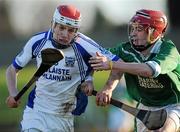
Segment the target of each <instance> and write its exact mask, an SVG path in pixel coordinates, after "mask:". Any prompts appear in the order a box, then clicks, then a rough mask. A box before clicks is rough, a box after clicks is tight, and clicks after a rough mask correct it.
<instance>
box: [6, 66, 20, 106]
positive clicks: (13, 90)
mask: <svg viewBox="0 0 180 132" xmlns="http://www.w3.org/2000/svg"><path fill="white" fill-rule="evenodd" d="M18 71H19V70H17V69H15V68H14V66H13V65H10V66H9V67H8V68H7V70H6V82H7V87H8V91H9V97H7V99H6V103H7V105H8V107H10V108H16V107H18V105H19V103H20V101H15V100H14V96H16V95H17V93H18V90H17V73H18Z"/></svg>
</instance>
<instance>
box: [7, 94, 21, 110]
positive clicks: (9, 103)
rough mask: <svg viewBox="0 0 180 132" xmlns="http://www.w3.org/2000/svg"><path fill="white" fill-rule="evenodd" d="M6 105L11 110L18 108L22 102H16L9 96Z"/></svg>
mask: <svg viewBox="0 0 180 132" xmlns="http://www.w3.org/2000/svg"><path fill="white" fill-rule="evenodd" d="M6 104H7V106H8V107H9V108H17V107H18V106H19V104H20V100H18V101H15V99H14V97H12V96H9V97H7V99H6Z"/></svg>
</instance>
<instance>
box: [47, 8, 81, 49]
mask: <svg viewBox="0 0 180 132" xmlns="http://www.w3.org/2000/svg"><path fill="white" fill-rule="evenodd" d="M80 22H81V13H80V12H79V11H78V10H77V9H76V8H75V7H74V6H71V5H60V6H58V7H57V8H56V10H55V12H54V15H53V20H52V26H51V30H52V33H53V35H52V38H53V40H54V43H55V46H56V47H59V48H60V49H64V48H68V47H69V46H70V45H71V43H72V42H73V41H74V38H75V37H76V35H77V31H78V29H79V27H80ZM58 24H60V25H58ZM57 26H59V28H58V27H57ZM63 26H68V27H66V28H69V31H70V30H71V31H70V32H71V33H70V34H72V33H73V36H71V35H68V37H70V38H66V37H65V36H62V34H60V33H59V32H60V31H61V30H59V29H60V28H61V27H63ZM68 34H69V33H68ZM65 38H66V39H67V40H65ZM63 39H64V40H63ZM65 41H69V42H65Z"/></svg>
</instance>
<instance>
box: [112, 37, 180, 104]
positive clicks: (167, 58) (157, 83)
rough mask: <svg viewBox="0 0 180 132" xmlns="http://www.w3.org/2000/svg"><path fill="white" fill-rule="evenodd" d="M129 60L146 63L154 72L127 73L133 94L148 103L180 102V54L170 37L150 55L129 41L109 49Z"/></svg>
mask: <svg viewBox="0 0 180 132" xmlns="http://www.w3.org/2000/svg"><path fill="white" fill-rule="evenodd" d="M109 50H110V51H111V52H112V53H113V54H116V55H118V56H119V57H120V58H121V59H122V60H123V61H125V62H137V63H146V64H148V65H149V66H150V67H151V68H152V70H153V71H154V76H153V77H152V78H147V77H142V76H137V75H132V74H128V73H125V79H126V85H127V91H128V93H129V95H130V96H131V97H132V98H133V99H135V100H136V101H138V102H141V103H143V104H144V105H146V106H164V105H167V104H174V103H178V102H180V55H179V53H178V50H177V48H176V47H175V45H174V44H173V42H172V41H170V40H159V41H157V42H156V44H154V46H153V48H152V50H151V51H150V53H151V54H150V55H149V56H148V57H146V58H145V57H144V56H142V54H140V53H139V52H137V51H136V50H134V49H133V48H132V47H131V44H130V43H129V42H126V43H120V44H118V45H117V46H116V47H115V48H110V49H109Z"/></svg>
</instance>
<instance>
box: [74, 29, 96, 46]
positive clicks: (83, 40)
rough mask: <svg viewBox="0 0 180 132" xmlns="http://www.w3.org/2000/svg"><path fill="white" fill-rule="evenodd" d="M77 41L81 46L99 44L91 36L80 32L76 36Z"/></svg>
mask: <svg viewBox="0 0 180 132" xmlns="http://www.w3.org/2000/svg"><path fill="white" fill-rule="evenodd" d="M75 43H77V44H80V45H81V46H90V45H91V46H98V45H99V44H98V43H97V42H95V41H94V40H93V39H91V38H90V37H88V36H86V35H84V34H82V33H79V32H78V34H77V36H76V39H75Z"/></svg>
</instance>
